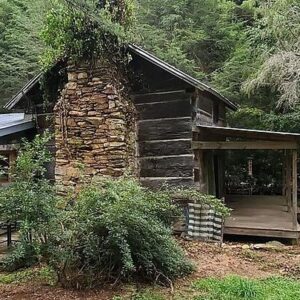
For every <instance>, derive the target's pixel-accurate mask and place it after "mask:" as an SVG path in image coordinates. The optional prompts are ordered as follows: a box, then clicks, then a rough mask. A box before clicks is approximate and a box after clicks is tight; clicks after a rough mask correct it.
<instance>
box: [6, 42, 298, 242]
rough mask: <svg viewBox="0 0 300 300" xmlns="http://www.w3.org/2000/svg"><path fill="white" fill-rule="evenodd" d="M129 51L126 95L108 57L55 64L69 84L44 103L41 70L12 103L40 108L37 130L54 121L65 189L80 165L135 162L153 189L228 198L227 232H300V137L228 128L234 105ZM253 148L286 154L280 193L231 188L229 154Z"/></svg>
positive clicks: (110, 171)
mask: <svg viewBox="0 0 300 300" xmlns="http://www.w3.org/2000/svg"><path fill="white" fill-rule="evenodd" d="M127 51H128V54H129V55H130V57H131V59H130V63H129V65H128V69H130V74H131V76H129V77H128V78H129V79H128V81H127V82H126V90H127V91H128V92H127V93H126V95H124V93H122V90H123V89H124V87H120V86H119V85H118V83H116V82H115V78H116V77H117V76H118V72H117V71H116V70H115V69H113V68H111V66H110V65H107V64H106V63H105V62H100V63H98V64H96V65H95V64H93V67H91V66H90V65H89V64H88V63H87V64H86V63H85V64H81V65H79V66H78V65H74V64H66V65H60V66H55V67H54V68H56V67H59V68H60V69H65V78H64V84H63V86H61V87H60V88H59V85H58V84H57V83H55V87H56V88H57V89H60V90H59V93H58V95H59V96H58V98H57V99H55V101H53V102H52V103H47V106H46V108H45V103H44V100H43V96H42V92H41V86H40V79H41V77H42V74H39V75H37V76H36V77H35V78H33V79H32V80H31V81H30V82H29V83H27V84H26V86H25V87H24V88H23V89H22V90H21V91H20V92H19V93H17V95H15V96H14V97H13V98H12V99H11V100H10V101H9V102H8V103H7V104H6V105H5V108H6V109H8V110H11V111H14V112H19V111H22V112H23V113H26V114H31V115H33V116H34V117H33V121H34V122H35V124H36V130H37V132H39V131H41V130H44V129H46V128H48V127H53V128H54V132H55V139H54V143H53V145H52V146H53V152H54V153H55V162H54V164H53V167H52V170H53V174H52V175H53V178H55V182H56V185H57V187H58V190H60V191H61V192H62V193H63V192H64V191H66V189H68V188H73V189H76V186H77V185H78V184H79V180H80V178H82V174H80V172H83V175H84V177H85V178H91V177H93V176H121V175H123V174H124V173H126V172H127V170H128V169H131V170H132V171H131V172H133V173H134V174H135V175H136V176H137V177H138V178H139V180H140V181H141V183H142V184H143V185H145V186H147V187H150V188H153V189H157V188H159V187H161V186H162V185H165V184H167V185H170V186H189V187H193V186H194V187H196V188H197V189H199V190H200V191H202V192H203V193H208V194H212V195H215V196H216V197H218V198H220V199H224V200H225V201H226V203H227V205H228V206H229V207H231V208H232V209H233V212H232V214H231V216H230V217H229V218H227V219H226V220H225V228H224V232H225V234H234V235H254V236H271V237H286V238H295V239H297V238H299V233H300V228H299V224H298V222H297V209H298V206H297V149H298V144H299V142H300V135H299V134H289V133H278V132H269V131H257V130H247V129H238V128H230V127H227V123H226V111H228V110H229V111H230V110H236V109H237V106H236V105H235V104H234V103H233V102H231V101H230V100H229V99H227V98H226V97H224V96H222V95H221V94H220V93H219V92H218V91H216V90H215V89H213V88H212V87H210V86H208V85H207V84H205V83H203V82H201V81H199V80H197V79H195V78H193V77H191V76H189V75H187V74H185V73H184V72H182V71H180V70H178V69H176V68H175V67H173V66H171V65H170V64H168V63H166V62H164V61H162V60H160V59H159V58H157V57H155V56H154V55H152V54H151V53H149V52H147V51H145V50H144V49H142V48H140V47H138V46H136V45H129V46H128V50H127ZM24 135H25V136H26V134H25V133H24ZM246 149H248V150H249V149H250V150H253V151H256V150H258V149H263V150H272V151H281V152H282V153H283V154H284V157H285V159H284V171H283V173H284V174H283V183H284V184H283V185H284V188H283V189H282V195H273V196H264V195H234V196H233V195H226V188H225V174H226V173H225V171H226V170H225V159H226V152H227V151H235V150H238V151H243V150H246ZM79 166H81V167H79ZM82 166H83V168H82ZM79 169H80V170H79ZM82 170H83V171H82Z"/></svg>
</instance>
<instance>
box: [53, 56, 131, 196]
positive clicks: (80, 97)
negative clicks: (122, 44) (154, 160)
mask: <svg viewBox="0 0 300 300" xmlns="http://www.w3.org/2000/svg"><path fill="white" fill-rule="evenodd" d="M121 79H122V80H121ZM54 112H55V145H56V167H55V180H56V184H57V189H58V192H59V193H61V194H65V193H66V192H67V191H69V190H73V191H74V190H75V191H76V190H77V189H79V187H80V185H81V184H82V183H84V182H89V181H90V180H91V178H92V177H93V176H112V177H118V176H122V175H124V174H125V173H128V174H130V173H131V174H132V173H134V172H135V169H136V168H135V156H136V132H135V128H136V126H135V109H134V105H133V103H132V102H131V100H130V98H129V96H128V94H127V93H126V89H125V88H124V80H123V78H122V77H121V75H120V72H118V69H117V68H116V67H115V66H113V65H112V64H111V63H109V62H107V61H97V62H96V63H93V64H89V63H81V64H80V65H73V64H69V66H68V82H67V83H66V85H65V87H64V89H63V91H62V93H61V98H60V99H59V101H58V103H57V104H56V106H55V109H54Z"/></svg>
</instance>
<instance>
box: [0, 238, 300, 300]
mask: <svg viewBox="0 0 300 300" xmlns="http://www.w3.org/2000/svg"><path fill="white" fill-rule="evenodd" d="M179 242H180V244H181V245H182V247H183V248H184V250H185V251H186V253H187V255H188V256H189V257H190V258H191V259H192V260H193V261H194V262H195V264H196V267H197V268H196V272H195V273H194V274H193V275H191V276H189V277H188V278H184V279H180V280H179V281H177V282H175V285H174V287H175V290H176V289H177V290H184V289H188V288H189V286H190V284H191V282H193V281H194V280H196V279H200V278H205V277H223V276H226V275H231V274H237V275H240V276H245V277H251V278H265V277H269V276H274V275H275V276H279V275H282V276H292V277H298V278H300V247H299V246H280V247H275V249H264V248H263V249H258V250H256V249H253V248H254V247H255V246H254V245H252V244H251V243H225V244H223V245H222V246H220V245H218V244H212V243H201V242H191V241H189V242H187V241H182V240H180V241H179ZM134 289H135V287H133V286H126V285H124V286H118V287H114V288H112V287H110V286H108V287H105V288H103V289H99V290H96V291H95V290H93V291H73V290H64V289H62V288H59V287H51V286H47V285H45V284H44V283H42V282H41V283H39V282H27V283H22V284H5V285H0V299H1V300H2V299H13V300H21V299H22V300H23V299H24V300H27V299H28V300H29V299H30V300H37V299H40V300H44V299H47V300H48V299H49V300H54V299H63V300H64V299H67V300H69V299H70V300H71V299H76V300H79V299H80V300H81V299H85V300H96V299H97V300H98V299H101V300H109V299H113V297H114V296H116V295H125V294H128V293H130V291H133V290H134Z"/></svg>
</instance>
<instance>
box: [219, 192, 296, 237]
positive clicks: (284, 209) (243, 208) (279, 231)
mask: <svg viewBox="0 0 300 300" xmlns="http://www.w3.org/2000/svg"><path fill="white" fill-rule="evenodd" d="M226 204H227V205H228V206H229V207H230V208H231V209H233V211H232V212H231V216H230V217H228V218H226V220H225V227H224V234H235V235H251V236H252V235H253V236H265V237H280V238H293V239H298V238H299V237H300V226H299V224H298V226H297V228H294V225H293V215H292V213H291V212H290V211H288V206H287V201H286V198H285V197H283V196H244V195H243V196H240V195H230V196H227V197H226Z"/></svg>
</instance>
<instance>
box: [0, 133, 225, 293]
mask: <svg viewBox="0 0 300 300" xmlns="http://www.w3.org/2000/svg"><path fill="white" fill-rule="evenodd" d="M50 138H51V136H50V135H48V134H45V135H41V136H37V137H36V138H35V139H34V140H33V141H32V142H25V141H24V143H23V146H22V147H21V150H20V152H19V156H18V159H17V161H16V164H15V166H14V167H13V168H12V169H11V170H10V174H11V176H12V177H13V181H12V183H11V184H10V185H9V186H7V187H5V188H2V189H0V219H2V220H5V221H10V222H18V223H19V225H20V232H19V242H18V243H17V244H16V245H15V246H14V247H13V248H12V251H11V252H10V254H9V255H8V256H7V257H6V258H5V259H4V260H3V261H2V262H0V267H1V268H2V269H6V270H8V271H13V270H15V269H19V268H23V267H29V266H31V265H32V264H35V263H46V264H48V265H49V266H50V267H52V268H53V270H54V271H55V272H56V274H57V278H58V281H59V282H60V283H61V284H62V285H63V286H65V287H76V288H86V287H93V286H96V285H99V284H103V283H105V282H110V283H112V282H113V283H117V282H119V281H121V280H122V281H130V280H139V281H141V280H142V281H148V282H156V283H160V284H164V285H171V284H172V280H173V279H175V278H177V277H181V276H185V275H187V274H189V273H191V272H192V271H193V265H192V263H191V262H190V261H189V260H188V259H187V258H186V257H185V255H184V252H183V251H182V249H181V248H180V247H179V245H178V244H177V242H176V240H175V239H174V237H173V236H172V230H171V224H172V222H173V220H174V218H175V217H176V216H179V215H180V210H179V209H178V207H176V205H175V204H173V202H172V200H173V199H174V198H176V197H178V195H179V196H180V195H181V196H182V197H185V198H188V199H190V200H193V201H197V202H198V203H203V204H210V205H211V206H212V207H213V208H214V209H215V210H216V211H218V212H220V213H222V214H225V213H226V212H227V209H226V208H225V207H224V205H223V204H222V203H221V202H220V201H219V200H217V199H215V198H214V197H211V196H208V195H203V194H200V193H199V192H197V191H194V190H184V189H183V190H182V189H179V190H174V189H168V188H166V189H164V190H160V191H151V190H149V189H146V188H144V187H142V186H141V185H140V184H139V183H138V181H137V180H135V179H133V178H119V179H103V178H102V179H97V178H94V180H93V182H92V183H91V184H88V185H86V186H85V187H83V188H82V190H81V192H80V193H79V194H78V195H76V196H74V199H73V200H74V201H68V199H61V198H59V197H58V196H57V195H56V193H55V188H54V186H53V185H51V183H50V181H49V180H47V179H46V177H45V171H46V169H45V163H47V162H49V161H50V160H51V156H50V154H49V152H48V151H47V147H46V144H47V143H48V142H49V140H50Z"/></svg>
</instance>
